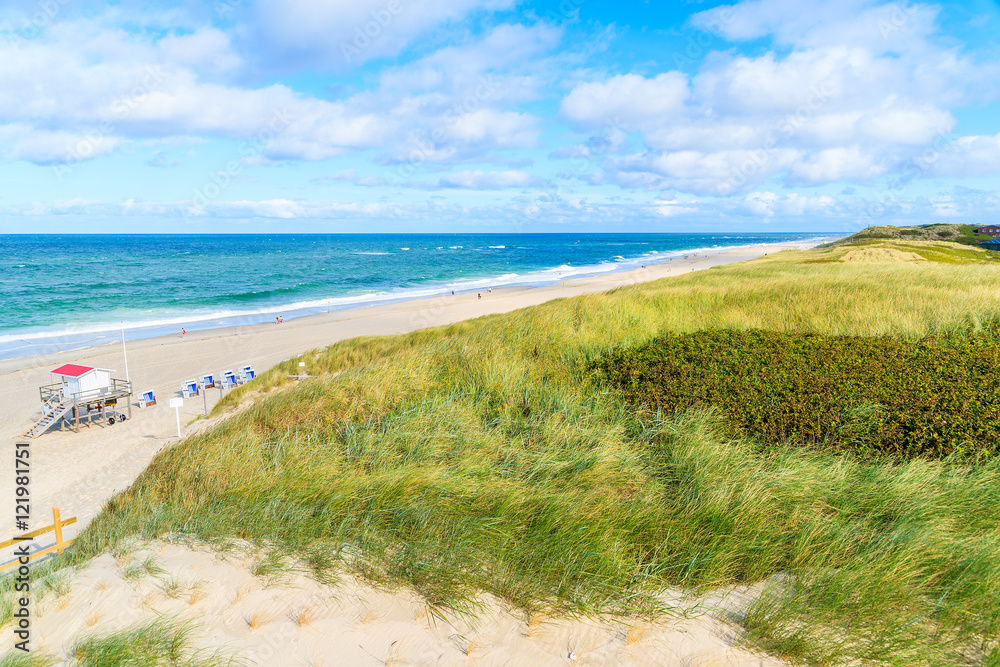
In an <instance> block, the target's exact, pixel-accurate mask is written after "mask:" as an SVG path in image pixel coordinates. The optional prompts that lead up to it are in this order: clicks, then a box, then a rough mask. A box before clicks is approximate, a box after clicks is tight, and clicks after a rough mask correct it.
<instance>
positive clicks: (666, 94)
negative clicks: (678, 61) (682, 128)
mask: <svg viewBox="0 0 1000 667" xmlns="http://www.w3.org/2000/svg"><path fill="white" fill-rule="evenodd" d="M687 96H688V83H687V77H686V76H685V75H684V74H682V73H680V72H665V73H663V74H659V75H657V76H655V77H653V78H652V79H646V78H644V77H642V76H639V75H637V74H621V75H618V76H613V77H611V78H610V79H607V80H605V81H595V82H590V83H581V84H579V85H577V86H576V87H575V88H574V89H573V90H572V91H571V92H570V93H569V95H567V96H566V97H565V98H564V99H563V101H562V112H563V114H564V115H565V116H566V117H567V118H569V119H570V120H572V121H575V122H577V123H580V124H581V125H584V126H595V125H602V124H612V125H621V126H622V127H625V128H628V129H644V128H648V127H649V126H650V124H654V125H662V124H664V123H669V122H670V120H671V115H672V114H676V113H677V112H679V111H681V110H682V109H683V106H684V101H685V99H686V98H687Z"/></svg>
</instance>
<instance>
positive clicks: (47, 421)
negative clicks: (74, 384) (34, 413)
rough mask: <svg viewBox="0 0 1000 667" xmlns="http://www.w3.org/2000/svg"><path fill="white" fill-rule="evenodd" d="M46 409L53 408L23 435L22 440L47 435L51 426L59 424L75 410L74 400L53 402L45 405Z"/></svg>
mask: <svg viewBox="0 0 1000 667" xmlns="http://www.w3.org/2000/svg"><path fill="white" fill-rule="evenodd" d="M45 405H46V407H48V408H51V409H50V410H49V411H48V412H45V411H44V410H43V412H45V414H44V415H43V416H42V418H41V419H39V420H38V421H37V422H35V425H34V426H32V427H31V428H29V429H28V430H27V431H25V432H24V433H22V434H21V437H22V438H32V439H34V438H37V437H38V436H40V435H41V434H42V433H45V431H47V430H48V429H49V427H50V426H52V425H53V424H55V423H56V422H58V421H59V420H60V419H62V418H63V415H65V414H66V413H67V412H69V411H70V410H71V409H72V408H73V401H72V400H53V401H52V402H50V403H46V404H45Z"/></svg>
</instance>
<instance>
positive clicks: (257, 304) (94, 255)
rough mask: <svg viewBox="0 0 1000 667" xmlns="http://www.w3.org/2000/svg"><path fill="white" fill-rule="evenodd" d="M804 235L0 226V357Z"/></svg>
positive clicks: (555, 276) (585, 272)
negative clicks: (71, 230)
mask: <svg viewBox="0 0 1000 667" xmlns="http://www.w3.org/2000/svg"><path fill="white" fill-rule="evenodd" d="M817 236H819V235H818V234H816V233H802V234H736V233H733V234H722V233H719V234H399V235H393V234H371V235H367V234H350V235H348V234H336V235H333V234H331V235H324V234H319V235H309V234H306V235H299V234H289V235H280V234H277V235H271V234H252V235H236V234H232V235H121V236H118V235H103V234H102V235H18V236H3V237H0V266H2V267H3V269H2V271H0V310H2V313H3V317H2V318H0V359H10V358H15V357H21V356H27V355H35V354H45V353H50V352H55V351H59V350H68V349H78V348H83V347H90V346H94V345H101V344H104V343H108V342H111V341H112V340H117V339H118V337H119V336H120V335H121V333H120V332H121V329H122V328H124V330H125V336H126V338H143V337H149V336H156V335H161V334H164V333H176V332H179V331H180V329H181V328H182V327H183V328H185V329H187V330H188V331H196V330H199V329H209V328H217V327H224V326H232V325H240V324H251V323H256V322H264V321H269V320H271V321H273V320H274V319H275V317H276V316H277V315H279V314H280V315H281V316H282V317H283V319H285V320H289V319H291V318H293V317H298V316H302V315H307V314H311V313H317V312H323V311H328V310H337V309H345V308H357V307H360V306H366V305H372V304H376V303H385V302H389V301H398V300H402V299H413V298H420V297H427V296H433V295H439V294H449V293H450V292H451V291H453V290H454V291H456V292H460V291H468V290H482V289H486V288H487V287H494V288H499V287H506V286H512V285H542V284H547V283H552V282H557V281H559V280H565V279H567V278H573V277H581V276H589V275H596V274H599V273H606V272H610V271H620V270H627V269H630V268H634V267H637V266H640V265H642V264H651V263H653V262H657V261H663V260H666V259H668V258H670V257H673V256H676V255H678V254H683V253H686V252H692V251H694V252H697V251H698V250H704V249H709V248H722V247H727V246H737V245H750V244H767V243H778V242H782V241H798V240H805V239H812V238H816V237H817Z"/></svg>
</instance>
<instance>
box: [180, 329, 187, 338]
mask: <svg viewBox="0 0 1000 667" xmlns="http://www.w3.org/2000/svg"><path fill="white" fill-rule="evenodd" d="M186 334H187V329H181V338H184V336H185V335H186Z"/></svg>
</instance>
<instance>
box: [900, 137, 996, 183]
mask: <svg viewBox="0 0 1000 667" xmlns="http://www.w3.org/2000/svg"><path fill="white" fill-rule="evenodd" d="M913 162H914V164H915V165H916V166H917V167H918V168H919V169H920V170H921V171H922V172H923V173H925V174H927V175H928V176H957V177H966V176H982V175H986V174H997V173H1000V133H998V134H995V135H993V136H971V137H959V138H958V139H955V140H954V141H951V142H949V143H946V144H944V145H942V146H940V147H937V146H932V147H929V148H927V149H926V150H925V151H924V152H923V153H921V154H920V155H918V156H917V157H916V158H915V159H914V161H913Z"/></svg>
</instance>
